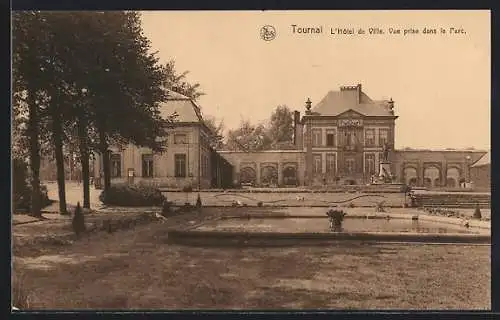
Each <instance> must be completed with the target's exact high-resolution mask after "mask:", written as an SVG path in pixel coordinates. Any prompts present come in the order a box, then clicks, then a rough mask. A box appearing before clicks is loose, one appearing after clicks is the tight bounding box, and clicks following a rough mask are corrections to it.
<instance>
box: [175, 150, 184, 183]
mask: <svg viewBox="0 0 500 320" xmlns="http://www.w3.org/2000/svg"><path fill="white" fill-rule="evenodd" d="M174 158H175V176H176V177H177V178H185V177H186V155H185V154H176V155H175V156H174Z"/></svg>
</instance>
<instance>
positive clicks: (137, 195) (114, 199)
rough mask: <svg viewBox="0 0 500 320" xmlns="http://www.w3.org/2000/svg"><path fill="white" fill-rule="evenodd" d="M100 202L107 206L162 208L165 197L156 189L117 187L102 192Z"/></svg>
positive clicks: (149, 187) (148, 187) (147, 187)
mask: <svg viewBox="0 0 500 320" xmlns="http://www.w3.org/2000/svg"><path fill="white" fill-rule="evenodd" d="M99 200H101V202H102V203H104V204H105V205H112V206H123V207H141V206H142V207H147V206H161V205H162V204H163V202H164V201H165V197H164V196H163V195H162V194H161V192H160V190H158V189H157V188H155V187H151V186H145V185H143V186H127V185H117V186H111V187H110V188H109V189H108V190H105V191H103V192H101V195H100V196H99Z"/></svg>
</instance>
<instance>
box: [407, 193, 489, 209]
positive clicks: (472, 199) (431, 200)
mask: <svg viewBox="0 0 500 320" xmlns="http://www.w3.org/2000/svg"><path fill="white" fill-rule="evenodd" d="M414 199H415V204H416V205H417V206H419V207H456V208H475V207H476V205H479V207H480V208H490V207H491V196H490V195H485V194H456V195H455V194H434V195H422V194H416V195H414Z"/></svg>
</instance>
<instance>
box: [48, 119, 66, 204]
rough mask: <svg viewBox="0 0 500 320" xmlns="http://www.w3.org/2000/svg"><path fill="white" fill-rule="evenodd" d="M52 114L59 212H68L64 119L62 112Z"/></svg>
mask: <svg viewBox="0 0 500 320" xmlns="http://www.w3.org/2000/svg"><path fill="white" fill-rule="evenodd" d="M54 111H55V112H54V113H53V114H52V121H53V122H52V130H53V131H52V134H53V136H52V137H53V140H54V150H55V155H56V167H57V188H58V191H59V213H60V214H67V213H68V210H67V208H66V189H65V188H66V184H65V180H64V154H63V140H62V138H63V137H62V135H63V130H62V119H61V114H60V113H59V112H57V110H54Z"/></svg>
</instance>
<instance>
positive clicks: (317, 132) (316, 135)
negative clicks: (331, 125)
mask: <svg viewBox="0 0 500 320" xmlns="http://www.w3.org/2000/svg"><path fill="white" fill-rule="evenodd" d="M312 140H313V141H312V145H313V146H314V147H320V146H321V129H313V130H312Z"/></svg>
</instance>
